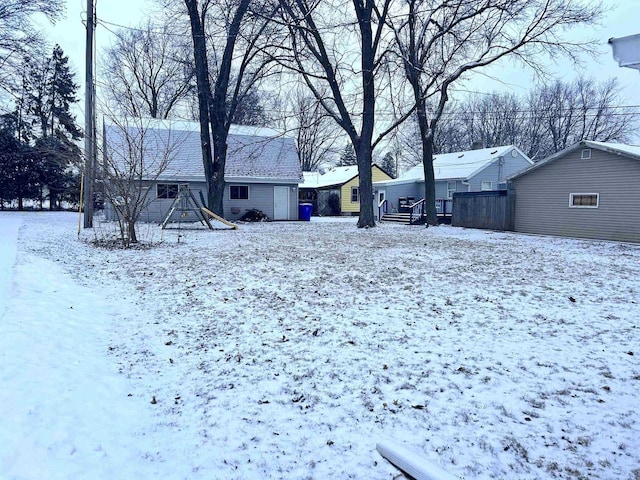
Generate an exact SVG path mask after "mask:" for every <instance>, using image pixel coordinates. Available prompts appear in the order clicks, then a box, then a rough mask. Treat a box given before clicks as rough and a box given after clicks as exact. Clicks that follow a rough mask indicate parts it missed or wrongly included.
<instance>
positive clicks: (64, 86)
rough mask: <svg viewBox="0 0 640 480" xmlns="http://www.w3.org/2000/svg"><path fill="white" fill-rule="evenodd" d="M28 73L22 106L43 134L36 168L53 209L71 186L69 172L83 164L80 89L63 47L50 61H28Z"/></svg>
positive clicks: (40, 139) (37, 150)
mask: <svg viewBox="0 0 640 480" xmlns="http://www.w3.org/2000/svg"><path fill="white" fill-rule="evenodd" d="M25 63H26V71H27V72H28V74H27V75H26V76H25V82H24V84H25V85H24V97H23V99H20V100H19V101H20V102H23V103H24V106H25V108H26V110H27V112H28V113H29V114H31V115H32V117H33V118H32V124H33V125H34V126H36V131H37V130H39V132H38V133H39V134H40V136H39V137H38V138H37V139H36V142H35V149H34V151H33V152H32V154H34V155H35V156H36V158H37V161H36V163H35V165H34V167H35V168H36V170H37V173H38V175H39V177H38V178H39V181H38V185H39V187H38V190H39V192H40V195H39V197H40V199H41V201H42V192H43V190H44V189H45V187H46V188H48V190H49V201H50V208H51V209H54V208H56V207H59V203H58V201H57V200H58V199H57V196H58V195H59V194H60V193H62V192H64V191H65V190H66V189H67V187H66V185H67V183H68V170H69V168H70V167H71V166H72V165H74V164H75V165H78V164H79V163H80V158H81V155H80V149H79V148H78V146H77V145H76V143H75V142H76V141H77V140H79V139H80V138H82V132H81V130H80V128H79V127H78V126H77V125H76V121H75V118H74V116H73V115H72V114H71V111H70V109H71V105H73V104H74V103H76V102H77V101H78V99H77V98H76V93H77V91H78V85H77V84H76V83H75V82H74V79H73V73H72V72H71V69H70V66H69V58H68V57H67V56H65V55H64V52H63V51H62V49H61V48H60V46H59V45H56V46H55V47H54V48H53V52H52V55H51V57H50V58H46V59H38V58H35V57H31V58H29V59H26V60H25Z"/></svg>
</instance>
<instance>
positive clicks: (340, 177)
mask: <svg viewBox="0 0 640 480" xmlns="http://www.w3.org/2000/svg"><path fill="white" fill-rule="evenodd" d="M304 173H305V175H304V183H301V184H299V187H300V188H322V187H330V186H331V185H342V184H343V183H347V182H348V181H349V180H351V179H352V178H354V177H356V176H357V175H358V166H357V165H349V166H348V167H333V168H331V169H330V170H328V171H327V172H325V173H324V174H322V175H320V174H318V173H317V172H304ZM314 173H315V174H316V175H311V174H314ZM307 174H310V175H307Z"/></svg>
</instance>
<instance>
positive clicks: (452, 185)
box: [447, 180, 457, 198]
mask: <svg viewBox="0 0 640 480" xmlns="http://www.w3.org/2000/svg"><path fill="white" fill-rule="evenodd" d="M456 190H457V187H456V181H455V180H454V181H452V182H450V181H449V182H447V198H453V194H454V193H456Z"/></svg>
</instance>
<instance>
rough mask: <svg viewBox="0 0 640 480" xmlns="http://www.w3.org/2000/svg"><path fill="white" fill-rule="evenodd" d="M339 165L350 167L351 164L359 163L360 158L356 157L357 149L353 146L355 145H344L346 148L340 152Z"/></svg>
mask: <svg viewBox="0 0 640 480" xmlns="http://www.w3.org/2000/svg"><path fill="white" fill-rule="evenodd" d="M339 162H340V163H339V164H338V166H340V167H348V166H350V165H357V164H358V160H357V158H356V151H355V150H354V148H353V145H351V144H350V143H347V144H346V145H345V146H344V149H343V150H342V152H341V153H340V160H339Z"/></svg>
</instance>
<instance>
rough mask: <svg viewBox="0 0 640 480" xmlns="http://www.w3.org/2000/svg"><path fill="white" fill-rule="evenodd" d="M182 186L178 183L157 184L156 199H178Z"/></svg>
mask: <svg viewBox="0 0 640 480" xmlns="http://www.w3.org/2000/svg"><path fill="white" fill-rule="evenodd" d="M179 191H180V186H179V185H178V184H177V183H158V184H156V198H178V192H179Z"/></svg>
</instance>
